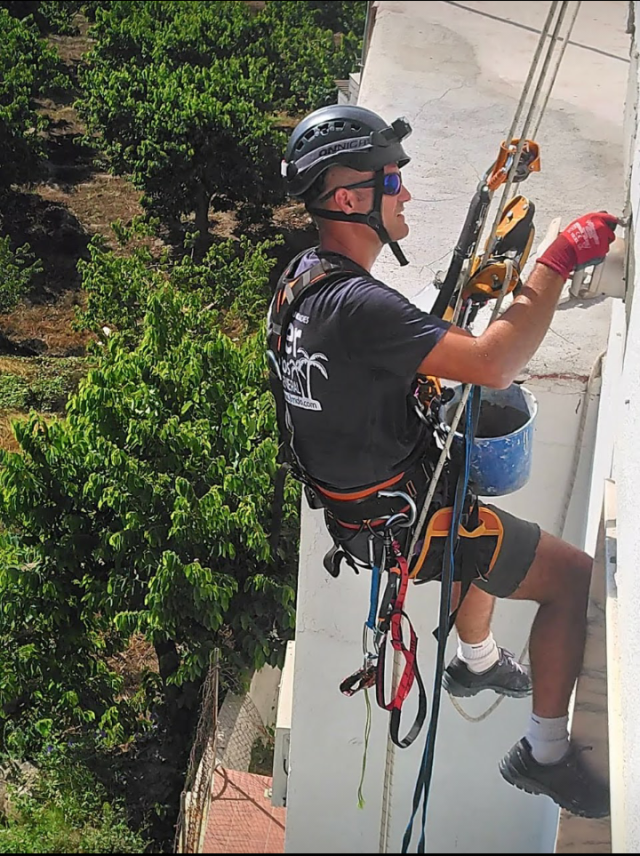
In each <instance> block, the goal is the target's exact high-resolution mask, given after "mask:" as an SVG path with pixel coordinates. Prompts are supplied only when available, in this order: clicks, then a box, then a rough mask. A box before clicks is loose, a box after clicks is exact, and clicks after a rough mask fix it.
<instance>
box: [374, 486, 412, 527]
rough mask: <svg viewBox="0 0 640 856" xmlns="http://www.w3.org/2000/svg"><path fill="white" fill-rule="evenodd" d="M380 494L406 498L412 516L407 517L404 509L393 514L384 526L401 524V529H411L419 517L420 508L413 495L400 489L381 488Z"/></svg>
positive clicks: (387, 496) (388, 497) (392, 497)
mask: <svg viewBox="0 0 640 856" xmlns="http://www.w3.org/2000/svg"><path fill="white" fill-rule="evenodd" d="M378 496H382V497H385V498H387V499H396V498H398V499H405V500H406V501H407V505H408V506H409V509H410V511H411V516H410V517H407V515H406V514H405V512H404V511H399V512H398V513H397V514H392V515H391V516H390V517H389V518H388V519H387V520H386V522H385V524H384V528H385V529H390V528H391V527H392V526H399V527H400V528H401V529H410V528H411V527H412V526H413V525H414V524H415V522H416V518H417V517H418V509H417V507H416V504H415V502H414V501H413V499H411V497H410V496H409V495H408V494H406V493H404V492H403V491H400V490H381V491H380V492H379V493H378Z"/></svg>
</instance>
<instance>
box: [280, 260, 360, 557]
mask: <svg viewBox="0 0 640 856" xmlns="http://www.w3.org/2000/svg"><path fill="white" fill-rule="evenodd" d="M306 252H307V250H305V251H303V252H302V253H299V254H298V255H297V256H296V257H295V258H294V259H293V260H292V261H291V262H290V264H289V265H288V266H287V268H286V269H285V271H284V273H283V274H282V275H281V277H280V279H279V280H278V285H277V287H276V293H275V294H274V296H273V299H272V301H271V306H270V307H269V314H268V316H267V344H268V350H267V358H268V360H269V383H270V385H271V392H272V394H273V397H274V399H275V402H276V417H277V422H278V433H279V435H280V445H279V452H278V463H279V464H280V468H279V470H278V474H277V476H276V484H275V491H274V501H273V516H272V521H271V549H272V552H273V553H274V554H275V550H276V546H277V542H278V538H279V533H280V526H281V523H282V504H283V500H284V482H285V478H286V474H287V472H288V471H290V472H291V473H292V475H293V476H294V477H295V478H296V479H298V481H301V482H303V483H304V484H307V485H308V484H309V481H310V480H309V478H308V476H307V474H306V473H305V470H304V467H303V466H302V464H301V463H300V460H299V458H298V456H297V455H296V452H295V448H294V442H293V422H292V420H291V418H290V415H289V409H288V407H287V403H286V400H285V397H284V389H283V386H282V371H281V360H282V358H283V357H284V353H285V344H286V335H287V328H288V326H289V324H290V323H291V320H292V319H293V315H294V312H295V311H296V309H297V307H298V306H299V305H300V301H301V300H302V299H303V297H306V296H307V295H309V294H311V293H312V292H315V291H318V290H320V289H321V288H326V287H327V286H328V285H331V284H335V283H336V282H339V281H340V280H341V279H344V278H345V277H349V276H356V275H358V274H362V273H363V269H362V268H361V267H360V266H359V265H357V264H356V263H355V262H350V261H349V259H347V258H344V259H342V258H341V257H340V256H336V259H335V260H329V259H328V258H321V259H320V261H319V262H317V264H315V265H312V267H310V268H309V269H307V270H305V271H303V272H302V273H301V274H299V275H294V274H293V271H295V270H296V268H297V266H298V263H299V262H300V260H301V259H302V257H303V256H304V255H305V254H306Z"/></svg>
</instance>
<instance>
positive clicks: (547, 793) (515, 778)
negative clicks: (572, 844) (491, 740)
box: [499, 758, 610, 819]
mask: <svg viewBox="0 0 640 856" xmlns="http://www.w3.org/2000/svg"><path fill="white" fill-rule="evenodd" d="M499 769H500V774H501V776H502V778H503V779H504V780H505V781H506V782H508V783H509V784H510V785H513V786H514V787H515V788H518V790H519V791H524V792H525V793H526V794H531V795H532V796H534V797H542V796H543V797H549V798H550V799H552V800H553V801H554V803H555V804H556V805H558V806H560V808H564V809H566V811H568V812H570V813H571V814H574V815H576V816H577V817H588V818H593V819H599V818H603V817H609V814H610V812H609V811H606V812H604V813H601V814H597V813H595V812H588V811H585V810H584V809H582V810H581V809H579V808H576V807H575V806H574V805H570V804H569V803H568V802H567V801H566V800H563V799H562V797H561V796H559V795H558V794H557V793H555V792H554V791H552V790H551V789H549V788H545V787H544V785H541V784H539V783H538V782H535V783H533V782H532V781H531V779H525V778H523V777H522V776H521V775H520V774H519V773H518V772H517V771H516V770H514V768H513V766H512V765H511V764H510V763H509V761H505V759H504V758H503V760H502V761H501V762H500V766H499Z"/></svg>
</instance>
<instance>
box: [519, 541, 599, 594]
mask: <svg viewBox="0 0 640 856" xmlns="http://www.w3.org/2000/svg"><path fill="white" fill-rule="evenodd" d="M592 566H593V560H592V559H591V557H590V556H588V555H587V554H586V553H584V552H583V551H582V550H578V548H577V547H574V546H572V545H571V544H568V543H567V542H566V541H562V540H560V538H555V537H554V536H552V535H549V534H548V533H547V532H543V533H542V534H541V537H540V542H539V544H538V549H537V551H536V555H535V558H534V560H533V563H532V565H531V567H530V568H529V571H528V572H527V574H526V576H525V578H524V580H523V582H522V584H521V585H520V587H519V589H518V590H517V591H516V592H515V593H514V595H513V597H514V598H516V599H526V600H535V601H537V602H538V603H541V604H545V603H552V602H556V603H558V602H565V603H566V604H568V605H571V606H574V607H575V608H576V609H578V610H581V609H583V608H584V605H585V604H586V600H587V598H588V596H589V586H590V583H591V570H592Z"/></svg>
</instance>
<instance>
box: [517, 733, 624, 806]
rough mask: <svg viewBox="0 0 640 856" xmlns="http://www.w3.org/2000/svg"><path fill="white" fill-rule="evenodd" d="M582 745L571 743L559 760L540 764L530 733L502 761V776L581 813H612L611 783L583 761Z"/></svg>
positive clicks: (530, 791) (523, 789)
mask: <svg viewBox="0 0 640 856" xmlns="http://www.w3.org/2000/svg"><path fill="white" fill-rule="evenodd" d="M581 751H583V750H581V749H577V748H576V747H575V746H573V745H572V746H571V747H570V749H569V751H568V753H567V754H566V755H565V756H564V758H563V759H562V760H561V761H558V763H557V764H538V762H537V761H536V760H535V758H534V757H533V755H532V754H531V745H530V744H529V741H528V740H527V739H526V737H523V738H522V740H521V741H520V742H519V743H516V745H515V746H514V747H513V748H512V749H511V750H510V751H509V752H508V753H507V754H506V755H505V756H504V758H503V759H502V761H501V762H500V773H501V774H502V777H503V778H504V779H506V781H507V782H509V784H510V785H515V787H516V788H520V790H521V791H526V793H528V794H544V795H546V796H548V797H551V799H552V800H553V801H554V802H555V803H557V804H558V805H559V806H560V807H561V808H565V809H566V810H567V811H570V812H571V813H572V814H577V815H579V816H580V817H608V816H609V787H608V785H607V784H606V782H603V781H602V780H600V779H598V778H596V777H595V776H594V774H593V773H591V771H590V770H588V769H587V767H586V766H585V765H584V764H583V762H582V760H581V757H580V753H581Z"/></svg>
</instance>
